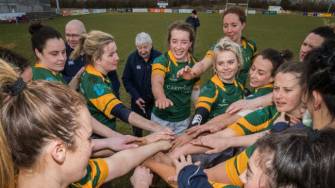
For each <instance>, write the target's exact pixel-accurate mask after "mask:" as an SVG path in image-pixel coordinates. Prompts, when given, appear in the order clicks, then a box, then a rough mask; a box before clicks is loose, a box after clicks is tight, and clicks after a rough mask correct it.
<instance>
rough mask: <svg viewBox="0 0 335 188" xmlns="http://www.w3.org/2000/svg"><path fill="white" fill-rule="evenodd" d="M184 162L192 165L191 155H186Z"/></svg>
mask: <svg viewBox="0 0 335 188" xmlns="http://www.w3.org/2000/svg"><path fill="white" fill-rule="evenodd" d="M186 161H187V162H188V163H192V157H191V155H187V157H186Z"/></svg>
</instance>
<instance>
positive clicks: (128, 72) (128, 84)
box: [122, 49, 161, 103]
mask: <svg viewBox="0 0 335 188" xmlns="http://www.w3.org/2000/svg"><path fill="white" fill-rule="evenodd" d="M160 55H161V52H159V51H157V50H154V49H151V52H150V58H149V60H148V62H145V61H144V59H143V58H142V57H141V56H140V55H139V54H138V52H137V50H136V51H134V52H132V53H131V54H130V55H129V56H128V59H127V63H126V66H125V68H124V71H123V76H122V81H123V85H124V87H125V88H126V90H127V92H128V93H129V94H130V95H131V99H132V100H131V101H132V103H135V102H136V100H137V99H138V98H140V97H141V98H142V99H143V100H144V101H145V102H146V103H153V101H154V97H153V94H152V91H151V65H152V63H153V61H154V59H155V58H156V57H158V56H160Z"/></svg>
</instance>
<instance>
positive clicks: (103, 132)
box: [91, 116, 122, 138]
mask: <svg viewBox="0 0 335 188" xmlns="http://www.w3.org/2000/svg"><path fill="white" fill-rule="evenodd" d="M91 119H92V125H93V132H94V133H95V134H97V135H100V136H102V137H106V138H108V137H113V136H121V135H122V134H120V133H118V132H116V131H114V130H113V129H110V128H108V127H107V126H105V125H104V124H102V123H100V122H99V121H98V120H96V119H95V118H94V117H92V116H91Z"/></svg>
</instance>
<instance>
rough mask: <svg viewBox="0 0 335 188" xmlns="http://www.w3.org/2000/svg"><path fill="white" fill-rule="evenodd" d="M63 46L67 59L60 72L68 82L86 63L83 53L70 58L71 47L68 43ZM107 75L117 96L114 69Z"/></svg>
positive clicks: (117, 90)
mask: <svg viewBox="0 0 335 188" xmlns="http://www.w3.org/2000/svg"><path fill="white" fill-rule="evenodd" d="M65 46H66V57H67V59H66V62H65V66H64V70H63V71H62V74H63V77H64V80H65V81H66V83H69V82H70V81H71V80H72V78H73V77H74V76H75V75H76V73H77V72H78V71H79V70H80V69H81V67H83V66H85V65H86V59H85V56H84V55H81V56H79V57H78V58H77V59H75V60H72V59H70V55H71V53H72V51H73V49H72V48H71V47H70V46H69V45H68V44H65ZM107 76H108V78H109V79H110V80H111V82H112V89H113V91H114V94H115V95H116V96H117V97H119V90H120V81H119V79H118V76H117V73H116V71H111V72H109V73H108V74H107Z"/></svg>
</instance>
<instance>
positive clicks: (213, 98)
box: [196, 75, 244, 119]
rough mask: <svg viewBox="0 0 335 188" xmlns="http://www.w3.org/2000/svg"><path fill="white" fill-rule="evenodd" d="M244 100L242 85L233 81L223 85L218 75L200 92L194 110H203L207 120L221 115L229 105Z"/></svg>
mask: <svg viewBox="0 0 335 188" xmlns="http://www.w3.org/2000/svg"><path fill="white" fill-rule="evenodd" d="M243 98H244V88H243V85H242V84H240V83H238V82H237V81H236V80H234V82H233V83H231V84H227V83H223V82H222V81H221V79H220V78H219V76H218V75H214V76H213V77H212V78H211V79H210V80H209V81H208V82H207V83H206V84H205V85H204V86H203V87H202V88H201V90H200V95H199V98H198V101H197V105H196V108H201V107H202V108H205V109H207V110H208V112H209V119H212V118H213V117H215V116H217V115H220V114H223V113H225V112H226V109H227V108H228V106H229V105H230V104H232V103H233V102H235V101H238V100H240V99H243Z"/></svg>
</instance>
